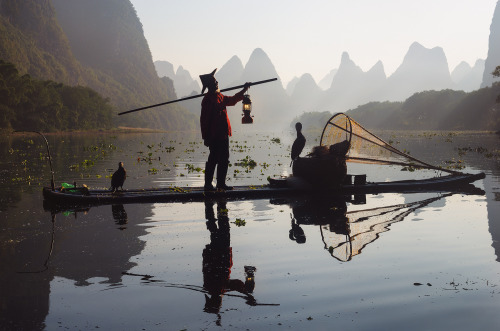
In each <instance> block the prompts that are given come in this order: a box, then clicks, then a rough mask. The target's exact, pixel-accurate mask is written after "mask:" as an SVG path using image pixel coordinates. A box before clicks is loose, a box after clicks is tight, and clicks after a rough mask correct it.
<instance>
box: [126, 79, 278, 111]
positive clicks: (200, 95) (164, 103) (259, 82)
mask: <svg viewBox="0 0 500 331" xmlns="http://www.w3.org/2000/svg"><path fill="white" fill-rule="evenodd" d="M275 80H278V78H271V79H266V80H261V81H258V82H253V83H249V84H248V85H249V86H254V85H259V84H264V83H269V82H273V81H275ZM244 86H245V85H238V86H233V87H228V88H225V89H223V90H221V92H226V91H231V90H237V89H240V88H243V87H244ZM205 94H206V93H202V94H197V95H192V96H190V97H185V98H182V99H177V100H172V101H167V102H162V103H158V104H156V105H151V106H146V107H141V108H137V109H132V110H127V111H124V112H121V113H118V115H124V114H129V113H133V112H136V111H139V110H144V109H149V108H154V107H158V106H163V105H168V104H170V103H174V102H179V101H184V100H190V99H196V98H199V97H202V96H204V95H205Z"/></svg>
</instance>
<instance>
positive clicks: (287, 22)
mask: <svg viewBox="0 0 500 331" xmlns="http://www.w3.org/2000/svg"><path fill="white" fill-rule="evenodd" d="M131 2H132V4H133V5H134V7H135V9H136V10H137V14H138V16H139V19H140V20H141V22H142V24H143V27H144V32H145V35H146V39H147V40H148V43H149V47H150V49H151V53H152V55H153V60H154V61H157V60H166V61H169V62H171V63H172V64H173V65H174V68H175V69H177V67H178V66H179V65H182V66H183V67H184V68H185V69H187V70H189V71H190V73H191V75H192V76H193V77H197V76H198V75H199V74H203V73H208V72H210V71H211V70H213V68H216V67H218V68H220V67H222V65H224V64H225V63H226V62H227V61H228V60H229V59H230V58H231V57H232V56H233V55H237V56H238V57H239V58H240V59H241V61H242V62H243V65H245V64H246V62H247V61H248V58H249V56H250V54H251V53H252V51H253V50H254V49H255V48H262V49H263V50H264V51H265V52H266V53H267V55H268V56H269V58H270V59H271V61H272V62H273V64H274V65H275V67H276V70H277V72H278V74H279V75H280V77H281V78H282V80H283V81H284V82H285V83H287V82H288V81H289V80H290V79H292V78H293V77H294V76H301V75H302V74H304V73H311V74H312V75H313V77H314V79H315V80H316V82H318V81H319V80H320V79H322V78H323V77H324V76H325V75H326V74H327V73H328V72H329V71H330V70H331V69H334V68H337V67H338V66H339V64H340V58H341V55H342V52H344V51H346V52H348V53H349V55H350V57H351V59H352V60H353V61H354V62H355V63H356V64H357V65H359V66H360V67H361V68H362V69H363V70H364V71H367V70H369V69H370V68H371V67H372V66H373V65H374V64H375V63H376V62H377V61H378V60H381V61H382V62H383V64H384V68H385V71H386V74H387V75H390V74H392V73H393V72H394V70H396V69H397V67H398V66H399V65H400V64H401V62H402V60H403V58H404V55H405V54H406V52H407V51H408V48H409V47H410V45H411V44H412V43H413V42H414V41H417V42H419V43H420V44H422V45H423V46H424V47H427V48H433V47H436V46H440V47H442V48H443V49H444V52H445V54H446V56H447V59H448V64H449V68H450V71H452V70H453V69H454V68H455V66H456V65H457V64H459V63H460V62H461V61H466V62H468V63H469V64H470V65H474V63H475V61H476V60H477V59H479V58H482V59H485V58H486V56H487V52H488V38H489V33H490V30H489V29H490V24H491V19H492V17H493V12H494V10H495V5H496V3H497V0H419V1H409V0H378V1H377V0H350V1H347V0H308V1H304V0H286V1H285V0H280V1H278V0H265V1H264V0H252V1H240V0H212V1H207V0H187V1H180V0H131Z"/></svg>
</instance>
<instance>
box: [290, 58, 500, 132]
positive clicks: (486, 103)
mask: <svg viewBox="0 0 500 331" xmlns="http://www.w3.org/2000/svg"><path fill="white" fill-rule="evenodd" d="M497 71H498V72H499V74H500V67H497V70H496V71H495V72H497ZM499 102H500V83H495V84H493V86H491V87H485V88H482V89H479V90H477V91H472V92H470V93H466V92H464V91H454V90H441V91H423V92H419V93H415V94H413V95H412V96H411V97H409V98H408V99H406V100H405V101H403V102H392V101H385V102H369V103H367V104H364V105H361V106H358V107H357V108H355V109H350V110H348V111H347V112H346V113H347V115H349V116H351V117H352V118H353V119H354V120H356V121H357V122H359V123H362V125H363V126H364V127H366V128H368V129H379V130H394V129H397V130H461V131H463V130H482V131H485V130H486V131H498V130H500V103H499ZM332 115H333V113H330V112H310V113H305V114H302V115H301V116H299V117H297V118H295V119H294V121H292V123H290V126H291V127H294V126H295V123H296V122H301V123H302V125H303V127H304V129H305V130H310V129H321V130H322V129H323V127H324V125H325V124H326V122H327V121H328V119H329V118H330V117H331V116H332Z"/></svg>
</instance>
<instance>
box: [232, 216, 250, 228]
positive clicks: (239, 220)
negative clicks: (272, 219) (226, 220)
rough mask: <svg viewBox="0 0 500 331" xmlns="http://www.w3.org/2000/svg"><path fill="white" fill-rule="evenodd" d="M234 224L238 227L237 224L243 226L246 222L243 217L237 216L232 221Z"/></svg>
mask: <svg viewBox="0 0 500 331" xmlns="http://www.w3.org/2000/svg"><path fill="white" fill-rule="evenodd" d="M234 224H235V225H236V226H238V227H239V226H245V225H246V224H247V222H246V221H245V220H244V219H241V218H237V219H236V221H234Z"/></svg>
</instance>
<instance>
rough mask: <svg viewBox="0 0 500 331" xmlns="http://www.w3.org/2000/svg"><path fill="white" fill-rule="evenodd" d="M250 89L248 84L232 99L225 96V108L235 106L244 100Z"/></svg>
mask: <svg viewBox="0 0 500 331" xmlns="http://www.w3.org/2000/svg"><path fill="white" fill-rule="evenodd" d="M249 88H250V83H248V82H247V83H245V85H244V86H243V89H242V90H241V91H239V92H238V93H236V94H235V95H233V96H230V97H228V96H224V101H223V102H224V106H234V105H235V104H237V103H238V102H240V101H241V100H243V96H244V95H245V93H246V92H247V91H248V89H249Z"/></svg>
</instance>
